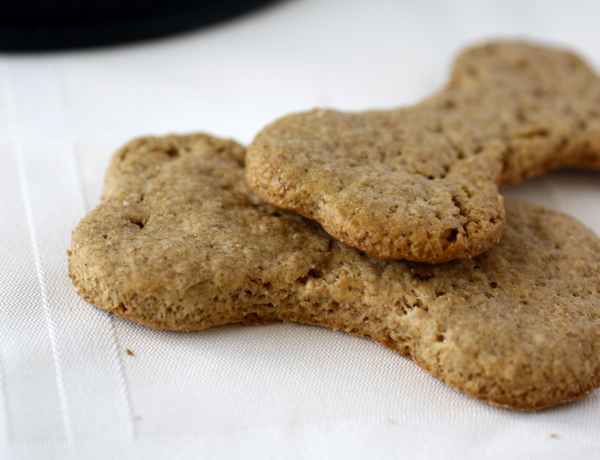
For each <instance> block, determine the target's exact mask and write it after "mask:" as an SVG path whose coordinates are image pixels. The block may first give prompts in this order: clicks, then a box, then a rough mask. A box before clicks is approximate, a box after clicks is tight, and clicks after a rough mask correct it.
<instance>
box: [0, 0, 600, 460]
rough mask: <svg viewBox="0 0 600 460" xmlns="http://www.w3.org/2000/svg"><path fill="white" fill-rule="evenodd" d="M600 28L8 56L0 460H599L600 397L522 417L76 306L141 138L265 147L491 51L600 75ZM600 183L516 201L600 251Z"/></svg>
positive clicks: (290, 21) (303, 353) (580, 18)
mask: <svg viewBox="0 0 600 460" xmlns="http://www.w3.org/2000/svg"><path fill="white" fill-rule="evenodd" d="M599 14H600V4H598V3H595V2H592V1H590V2H585V1H572V0H570V1H568V2H566V1H565V2H560V1H558V0H557V1H552V2H548V1H544V2H541V1H533V0H532V1H516V0H507V1H504V2H488V1H483V2H474V1H468V0H454V1H448V2H433V1H423V2H407V1H401V2H399V1H395V0H370V1H368V2H366V1H359V0H353V1H348V0H320V1H317V0H302V1H300V0H297V1H288V2H283V3H281V4H277V5H274V6H272V7H270V8H267V9H264V10H261V11H259V12H256V13H254V14H252V15H249V16H247V17H244V18H240V19H237V20H235V21H230V22H228V23H224V24H221V25H218V26H214V27H211V28H208V29H205V30H200V31H197V32H194V33H189V34H185V35H182V36H178V37H175V38H170V39H165V40H160V41H154V42H149V43H145V44H140V45H131V46H124V47H117V48H112V49H102V50H93V51H90V50H88V51H78V52H69V53H55V54H38V55H12V56H0V155H1V159H2V166H1V167H0V216H2V220H3V222H2V224H0V255H1V256H2V262H1V264H0V459H3V460H4V459H7V460H8V459H37V458H44V459H46V458H52V459H54V458H56V459H105V458H111V459H121V458H122V459H135V458H140V459H142V458H143V459H163V458H164V459H171V458H178V459H179V458H182V459H187V458H261V459H262V458H311V459H312V458H344V459H347V458H412V459H430V458H438V459H481V458H513V459H530V458H545V459H562V458H565V457H566V456H567V455H568V456H570V457H571V458H578V459H597V458H599V457H600V392H598V391H596V392H594V393H593V394H592V395H590V396H589V397H587V398H585V399H583V400H581V401H579V402H576V403H573V404H569V405H565V406H561V407H556V408H553V409H549V410H545V411H541V412H537V413H521V412H514V411H509V410H504V409H499V408H496V407H492V406H489V405H486V404H483V403H480V402H478V401H473V400H470V399H468V398H466V397H465V396H463V395H462V394H459V393H457V392H455V391H454V390H452V389H449V388H448V387H446V386H444V385H443V384H441V383H439V382H438V381H436V380H435V379H433V378H431V377H430V376H429V375H427V374H426V373H424V372H423V371H421V370H420V369H419V368H418V367H417V366H415V365H414V364H413V363H412V362H411V361H409V360H406V359H403V358H401V357H399V356H398V355H396V354H395V353H393V352H391V351H389V350H387V349H384V348H383V347H381V346H379V345H377V344H375V343H372V342H370V341H368V340H365V339H360V338H356V337H352V336H349V335H347V334H344V333H340V332H332V331H329V330H327V329H323V328H318V327H310V326H302V325H294V324H288V325H281V324H274V325H268V326H258V327H251V326H239V325H232V326H227V327H220V328H214V329H210V330H206V331H202V332H195V333H175V332H165V331H155V330H151V329H148V328H145V327H141V326H138V325H136V324H133V323H130V322H127V321H124V320H120V319H117V318H115V317H113V316H111V315H109V314H107V313H105V312H103V311H100V310H97V309H96V308H94V307H92V306H90V305H88V304H86V303H85V302H84V301H82V300H80V299H79V298H78V297H77V295H76V294H75V293H74V292H73V291H72V288H71V284H70V280H69V279H68V277H67V265H66V262H67V257H66V251H67V249H68V248H69V240H70V232H71V230H72V229H73V228H74V227H75V225H76V224H77V222H78V221H79V219H80V218H81V217H83V216H84V215H85V213H86V212H88V211H89V210H91V209H92V207H93V206H95V205H96V204H97V203H98V202H99V197H100V193H101V188H102V177H103V175H104V170H105V168H106V165H107V162H108V159H109V157H110V154H111V153H112V152H113V151H114V150H115V149H117V148H118V147H119V146H120V145H121V144H123V143H124V142H126V141H127V140H129V139H130V138H132V137H136V136H139V135H144V134H165V133H168V132H178V133H184V132H192V131H204V132H208V133H211V134H215V135H219V136H223V137H233V138H235V139H237V140H239V141H241V142H243V143H248V142H249V141H250V140H251V139H252V137H253V135H254V134H255V133H256V132H257V131H258V130H259V129H260V128H261V127H262V126H264V125H265V124H267V123H269V122H270V121H272V120H273V119H275V118H277V117H279V116H282V115H284V114H286V113H289V112H292V111H299V110H308V109H310V108H312V107H314V106H330V107H335V108H340V109H347V110H362V109H366V108H378V107H381V108H383V107H385V108H388V107H395V106H400V105H405V104H409V103H413V102H417V101H418V100H419V99H421V98H422V97H424V96H426V95H428V94H431V93H432V92H433V91H435V90H436V89H438V87H439V86H440V85H441V84H442V83H443V82H444V80H445V78H446V77H447V75H448V66H449V64H450V62H451V60H452V58H453V56H454V55H455V54H456V52H458V51H459V50H460V49H462V48H463V47H464V46H466V45H468V44H471V43H472V42H473V41H481V40H484V39H487V38H490V37H510V38H512V37H515V36H518V37H525V38H532V39H537V40H543V41H549V42H551V43H558V44H562V45H565V46H569V47H571V48H574V49H576V50H577V51H578V52H580V53H581V54H582V55H584V56H585V57H586V58H587V59H588V60H589V61H590V62H591V63H592V64H593V65H598V64H599V63H600V41H598V39H597V18H598V17H599ZM599 179H600V172H590V171H560V172H554V173H550V174H546V175H544V176H541V177H538V178H536V179H533V180H530V181H527V182H526V183H523V184H520V185H518V186H515V187H512V188H510V189H507V190H506V191H505V192H506V194H507V195H508V196H511V197H518V198H525V199H529V200H531V201H536V202H539V203H542V204H545V205H547V206H550V207H552V208H555V209H558V210H562V211H566V212H569V213H571V214H572V215H574V216H576V217H577V218H579V219H580V220H582V221H583V222H584V223H586V224H587V225H588V226H590V227H591V228H593V229H594V230H595V231H596V233H598V234H600V212H599V211H600V208H599V203H600V201H599V199H600V180H599ZM128 350H129V352H128Z"/></svg>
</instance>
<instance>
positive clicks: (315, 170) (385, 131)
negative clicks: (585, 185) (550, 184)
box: [246, 43, 600, 263]
mask: <svg viewBox="0 0 600 460" xmlns="http://www.w3.org/2000/svg"><path fill="white" fill-rule="evenodd" d="M561 166H578V167H586V168H599V167H600V80H599V79H598V77H597V76H596V75H595V74H594V72H593V71H592V70H590V68H589V67H588V66H587V65H586V64H585V63H584V62H583V61H582V60H581V59H580V58H578V57H577V56H575V55H573V54H571V53H569V52H565V51H558V50H553V49H548V48H544V47H539V46H533V45H530V44H525V43H492V44H487V45H483V46H480V47H476V48H473V49H470V50H468V51H466V52H464V53H463V54H462V55H461V56H459V57H458V59H457V61H456V63H455V66H454V70H453V73H452V75H451V78H450V81H449V83H448V84H447V86H446V87H445V88H444V89H443V90H442V91H441V92H439V93H438V94H436V95H435V96H433V97H430V98H429V99H427V100H425V101H423V102H422V103H420V104H419V105H416V106H414V107H410V108H402V109H396V110H391V111H369V112H363V113H342V112H337V111H332V110H315V111H312V112H308V113H301V114H294V115H290V116H287V117H284V118H282V119H280V120H277V121H275V122H274V123H273V124H271V125H270V126H268V127H266V128H265V129H264V130H263V131H261V132H260V133H259V134H258V135H257V136H256V138H255V140H254V141H253V142H252V143H251V145H250V146H249V148H248V159H247V174H246V180H247V182H248V184H249V185H250V187H251V188H252V189H253V190H254V191H255V192H256V193H258V194H259V195H260V196H261V197H262V198H263V199H264V200H266V201H267V202H269V203H271V204H274V205H277V206H280V207H283V208H285V209H289V210H293V211H296V212H298V213H300V214H302V215H304V216H306V217H309V218H312V219H315V220H317V221H318V222H320V223H321V224H322V225H323V227H324V229H325V230H326V231H327V232H328V233H329V234H330V235H332V236H333V237H335V238H337V239H339V240H340V241H342V242H344V243H346V244H349V245H351V246H354V247H356V248H359V249H361V250H363V251H365V252H367V253H368V254H371V255H374V256H377V257H380V258H386V259H387V258H390V259H409V260H414V261H421V262H433V263H437V262H445V261H449V260H454V259H467V258H470V257H473V256H475V255H477V254H480V253H482V252H484V251H485V250H487V249H489V248H490V247H491V246H493V245H494V244H496V243H497V242H498V240H499V239H500V237H501V233H502V228H503V225H504V206H503V202H502V198H501V196H500V195H499V192H498V188H499V187H502V186H505V185H508V184H513V183H516V182H519V181H521V180H523V179H525V178H528V177H531V176H534V175H536V174H539V173H542V172H544V171H547V170H549V169H552V168H558V167H561Z"/></svg>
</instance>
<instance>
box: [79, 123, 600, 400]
mask: <svg viewBox="0 0 600 460" xmlns="http://www.w3.org/2000/svg"><path fill="white" fill-rule="evenodd" d="M243 162H244V150H243V149H242V148H241V147H240V146H238V145H236V144H235V143H233V142H231V141H224V140H219V139H215V138H211V137H208V136H204V135H191V136H182V137H175V136H170V137H165V138H146V139H139V140H136V141H133V142H132V143H130V144H129V145H127V146H125V147H124V148H123V149H121V150H120V151H118V152H117V153H116V154H115V155H114V157H113V160H112V163H111V166H110V168H109V171H108V173H107V177H106V186H105V194H104V197H103V200H102V203H101V204H100V205H99V206H98V207H97V208H96V209H94V210H93V211H92V212H91V213H90V214H89V215H88V216H86V217H85V218H84V219H83V220H82V221H81V223H80V224H79V225H78V226H77V228H76V229H75V230H74V232H73V236H72V247H71V251H72V252H71V256H70V259H69V267H70V272H71V278H72V280H73V283H74V285H75V288H76V290H77V291H78V292H79V294H80V295H81V296H82V297H83V298H84V299H86V300H87V301H89V302H90V303H92V304H94V305H96V306H98V307H100V308H103V309H105V310H108V311H111V312H114V313H115V314H117V315H119V316H122V317H125V318H128V319H130V320H133V321H136V322H138V323H141V324H144V325H147V326H150V327H156V328H168V329H175V330H199V329H204V328H207V327H211V326H217V325H222V324H227V323H233V322H245V323H263V322H269V321H296V322H301V323H308V324H317V325H321V326H326V327H330V328H333V329H341V330H344V331H347V332H349V333H352V334H356V335H360V336H363V337H369V338H371V339H373V340H375V341H377V342H379V343H381V344H383V345H385V346H386V347H389V348H391V349H393V350H396V351H397V352H399V353H400V354H401V355H403V356H406V357H410V358H412V359H413V360H414V361H415V362H416V363H417V364H418V365H420V366H421V367H422V368H423V369H425V370H426V371H428V372H429V373H431V374H432V375H434V376H435V377H437V378H438V379H440V380H441V381H443V382H445V383H447V384H448V385H450V386H452V387H454V388H455V389H457V390H460V391H463V392H465V393H466V394H468V395H469V396H471V397H474V398H478V399H481V400H484V401H488V402H490V403H494V404H498V405H502V406H507V407H513V408H519V409H538V408H542V407H546V406H551V405H553V404H558V403H563V402H567V401H570V400H573V399H577V398H580V397H582V396H585V395H586V394H588V393H589V392H590V391H592V390H593V389H594V388H595V387H597V386H598V384H599V383H600V380H599V376H600V292H599V291H600V274H599V268H600V243H599V239H598V238H597V236H596V235H595V234H594V233H593V232H591V231H589V230H587V229H586V228H585V227H583V226H582V225H581V224H579V223H578V222H576V221H575V220H574V219H572V218H570V217H568V216H566V215H563V214H559V213H556V212H553V211H550V210H547V209H545V208H542V207H539V206H535V205H530V204H525V203H516V202H509V203H507V222H508V224H507V228H506V234H505V237H504V238H503V239H502V241H501V242H500V243H499V244H498V245H496V246H495V247H493V248H492V249H490V250H489V251H487V252H486V253H485V254H483V255H481V256H478V257H476V258H473V259H469V260H465V261H455V262H450V263H447V264H437V265H431V264H423V263H418V262H410V261H395V260H381V259H376V258H374V257H371V256H369V255H367V254H364V253H363V252H360V251H358V250H356V249H354V248H351V247H348V246H346V245H344V244H342V243H340V242H338V241H336V240H334V239H333V238H331V237H330V236H329V235H328V234H327V233H325V232H324V231H323V230H322V229H321V228H320V226H319V225H318V224H316V223H315V222H314V221H310V220H308V219H305V218H303V217H300V216H298V215H296V214H293V213H289V212H286V211H283V210H280V209H277V208H275V207H273V206H270V205H268V204H265V203H263V202H262V201H261V200H260V199H259V198H258V197H257V196H256V195H254V194H253V193H252V192H251V191H250V190H249V189H248V188H247V186H246V184H245V182H244V180H243Z"/></svg>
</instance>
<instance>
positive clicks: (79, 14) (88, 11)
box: [0, 0, 275, 51]
mask: <svg viewBox="0 0 600 460" xmlns="http://www.w3.org/2000/svg"><path fill="white" fill-rule="evenodd" d="M274 1H275V0H214V1H209V0H0V51H49V50H56V49H70V48H84V47H95V46H105V45H114V44H117V43H124V42H132V41H138V40H144V39H148V38H154V37H160V36H164V35H169V34H173V33H176V32H183V31H186V30H191V29H195V28H197V27H202V26H206V25H209V24H213V23H215V22H218V21H222V20H225V19H228V18H231V17H234V16H237V15H240V14H243V13H246V12H248V11H250V10H253V9H255V8H258V7H261V6H263V5H267V4H269V3H274Z"/></svg>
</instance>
